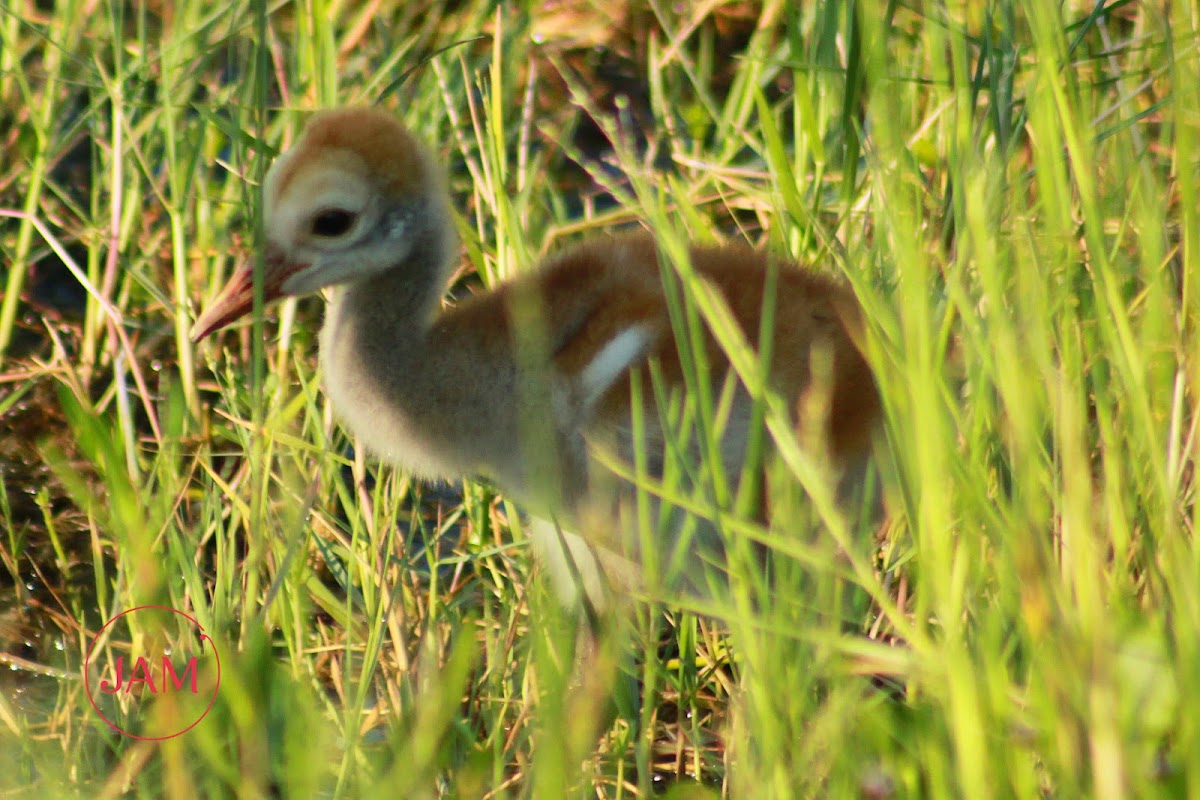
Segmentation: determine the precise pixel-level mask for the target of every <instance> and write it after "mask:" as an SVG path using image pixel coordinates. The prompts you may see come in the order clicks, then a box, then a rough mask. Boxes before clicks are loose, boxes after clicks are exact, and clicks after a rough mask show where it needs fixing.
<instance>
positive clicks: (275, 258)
mask: <svg viewBox="0 0 1200 800" xmlns="http://www.w3.org/2000/svg"><path fill="white" fill-rule="evenodd" d="M307 266H308V265H307V264H294V263H290V262H288V261H286V260H285V259H284V258H283V255H282V254H281V253H280V252H279V250H278V249H277V248H275V247H272V246H270V245H268V246H267V250H266V253H265V254H264V257H263V270H262V277H263V305H266V304H267V303H269V302H271V301H272V300H276V299H278V298H279V297H282V296H283V283H284V281H285V280H287V279H288V277H290V276H291V275H293V274H294V273H296V272H299V271H300V270H302V269H304V268H305V267H307ZM253 307H254V259H252V258H247V259H244V260H243V261H242V263H241V264H240V265H239V266H238V267H237V269H236V270H235V271H234V273H233V275H232V277H230V279H229V283H227V284H225V288H224V289H222V290H221V294H219V295H218V296H217V299H216V300H213V301H212V304H211V305H209V307H208V308H207V309H205V311H204V313H203V314H201V315H200V317H199V319H197V320H196V324H195V325H193V326H192V334H191V336H192V341H193V342H198V341H200V340H201V339H203V338H204V337H205V336H208V335H209V334H210V333H212V332H214V331H218V330H220V329H221V328H224V327H225V326H226V325H228V324H229V323H231V322H234V321H235V320H238V319H241V318H242V317H243V316H245V315H246V314H248V313H250V310H251V309H252V308H253Z"/></svg>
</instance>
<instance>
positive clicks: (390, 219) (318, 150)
mask: <svg viewBox="0 0 1200 800" xmlns="http://www.w3.org/2000/svg"><path fill="white" fill-rule="evenodd" d="M263 198H264V203H265V205H264V208H263V214H264V222H263V225H264V232H265V252H264V259H263V261H264V264H263V299H264V301H266V302H269V301H271V300H274V299H276V298H279V297H283V296H299V295H305V294H310V293H312V292H315V291H317V290H318V289H321V288H324V287H326V286H333V285H336V284H341V283H349V282H352V281H356V280H359V279H362V278H366V277H368V276H370V275H374V274H376V273H379V272H383V271H385V270H389V269H394V268H404V267H405V266H407V265H409V262H411V261H413V260H415V259H417V258H420V259H421V260H422V263H421V264H419V265H415V266H419V267H420V268H421V269H422V270H432V271H433V272H434V273H435V274H434V275H433V276H431V277H430V280H436V279H437V277H436V276H437V275H439V274H440V273H441V271H442V270H443V268H444V265H443V263H441V262H445V261H446V260H447V259H448V257H449V253H450V252H451V251H452V250H453V242H454V226H453V224H452V222H451V221H450V217H449V210H448V204H447V200H446V191H445V188H444V185H443V179H442V172H441V170H440V169H439V168H438V165H437V163H436V162H435V160H434V159H433V158H432V157H431V156H430V155H429V154H428V153H427V152H426V150H425V148H424V147H423V146H422V145H421V144H420V142H418V141H417V139H416V138H415V137H414V136H413V135H412V133H410V132H409V131H408V130H407V129H406V128H405V127H404V126H403V125H402V124H401V123H400V122H399V121H398V120H397V119H396V118H395V117H394V116H392V115H391V114H389V113H387V112H385V111H381V110H378V109H373V108H346V109H338V110H334V111H324V112H320V113H318V114H316V115H314V116H313V117H312V119H311V120H309V123H308V125H307V127H306V128H305V129H304V133H303V134H302V135H301V137H300V138H299V140H298V141H297V142H296V144H295V145H294V146H293V147H292V148H291V149H290V150H288V151H287V152H286V153H284V154H283V155H281V156H279V158H277V159H276V160H275V163H274V164H272V165H271V168H270V170H269V171H268V172H267V176H266V181H265V184H264V187H263ZM430 261H432V262H437V263H426V262H430ZM438 288H440V287H438ZM253 298H254V264H253V260H252V259H248V260H247V261H246V262H245V263H243V264H242V265H241V266H240V267H239V268H238V269H237V270H236V271H235V272H234V274H233V276H232V277H231V278H230V280H229V283H228V285H226V287H225V288H224V289H223V290H222V292H221V294H220V295H219V296H218V297H217V299H216V300H214V301H213V302H212V304H211V305H210V306H209V307H208V309H207V310H205V312H204V313H203V314H202V315H201V316H200V318H199V319H197V320H196V324H195V326H194V327H193V328H192V338H193V340H197V341H198V340H200V339H202V338H204V337H205V336H207V335H209V334H210V333H212V332H214V331H216V330H219V329H221V328H223V327H225V326H226V325H228V324H230V323H231V322H233V321H235V320H237V319H239V318H240V317H242V316H244V315H245V314H247V313H248V312H249V311H250V309H251V307H252V306H253Z"/></svg>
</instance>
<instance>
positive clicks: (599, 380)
mask: <svg viewBox="0 0 1200 800" xmlns="http://www.w3.org/2000/svg"><path fill="white" fill-rule="evenodd" d="M650 341H651V336H650V331H649V330H648V329H647V328H646V327H645V326H644V325H633V326H630V327H628V328H626V329H625V330H623V331H621V332H620V333H618V334H617V335H616V336H614V337H613V338H612V339H611V340H609V342H608V344H606V345H604V347H602V348H600V352H599V353H597V354H596V355H595V357H594V358H592V360H591V361H590V362H589V363H588V365H587V366H586V367H584V368H583V371H582V372H581V373H580V374H579V388H580V390H581V392H582V395H583V402H584V407H585V408H586V407H590V406H591V405H592V404H593V403H595V402H596V401H597V400H599V399H600V398H601V397H602V396H603V395H604V393H605V392H607V391H608V389H609V387H611V386H612V385H613V384H614V383H615V382H616V381H617V379H618V378H620V377H621V376H622V375H624V374H625V373H626V372H628V371H629V368H630V367H632V366H633V365H634V364H636V363H637V362H638V361H640V360H641V359H642V357H643V356H645V354H646V350H647V347H648V346H649V344H650Z"/></svg>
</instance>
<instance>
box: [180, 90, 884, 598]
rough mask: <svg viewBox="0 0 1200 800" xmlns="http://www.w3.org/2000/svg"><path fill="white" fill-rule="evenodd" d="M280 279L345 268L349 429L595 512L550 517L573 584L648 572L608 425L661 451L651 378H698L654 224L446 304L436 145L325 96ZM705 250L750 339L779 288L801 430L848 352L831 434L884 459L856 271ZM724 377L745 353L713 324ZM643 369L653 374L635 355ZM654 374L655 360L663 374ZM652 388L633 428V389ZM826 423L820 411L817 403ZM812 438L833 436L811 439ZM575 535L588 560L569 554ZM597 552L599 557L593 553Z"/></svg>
mask: <svg viewBox="0 0 1200 800" xmlns="http://www.w3.org/2000/svg"><path fill="white" fill-rule="evenodd" d="M265 192H266V202H267V207H266V221H265V226H266V232H267V239H268V254H267V259H266V262H267V263H266V267H267V268H266V275H265V277H266V293H265V296H266V297H267V299H271V298H272V297H274V296H278V295H280V294H303V293H307V292H311V291H314V290H316V289H318V288H320V287H323V286H335V287H336V288H335V291H334V294H333V297H332V299H331V301H330V304H329V309H328V312H327V315H326V321H325V325H324V328H323V330H322V333H321V342H320V344H321V364H322V369H323V372H324V381H325V388H326V392H327V394H328V396H329V399H330V401H331V403H332V405H333V407H334V409H335V410H336V411H337V413H338V415H339V416H340V418H341V419H342V420H343V421H344V423H345V424H346V425H347V427H348V428H349V429H350V430H351V431H352V432H353V433H354V434H355V435H356V436H358V437H359V439H360V440H361V441H363V442H364V443H366V444H367V445H368V446H369V447H370V448H371V449H372V450H373V451H375V452H376V453H378V454H379V455H380V456H382V457H383V458H384V459H386V460H388V461H390V462H393V463H396V464H398V465H400V466H403V467H405V468H407V469H410V470H412V471H413V472H414V473H416V474H418V475H421V476H424V477H433V478H455V477H459V476H463V475H480V476H484V477H486V478H488V479H490V480H492V481H494V482H495V483H496V484H497V485H498V486H499V487H500V488H501V489H502V490H503V491H505V492H507V493H510V494H511V495H513V496H514V497H516V498H517V499H519V500H522V501H523V502H525V503H526V504H528V505H529V506H530V507H531V508H532V509H533V510H534V513H535V514H539V515H542V516H543V517H553V518H555V519H558V520H567V521H572V522H573V523H576V524H578V523H581V520H582V518H583V517H584V516H587V515H588V514H592V515H593V516H592V517H591V520H592V522H594V520H595V518H596V517H595V515H596V514H597V513H598V514H599V517H600V518H601V519H603V518H604V516H605V515H611V519H612V525H610V526H608V528H609V529H608V530H598V529H597V528H598V527H602V526H595V525H593V524H591V523H590V522H589V523H584V524H586V526H587V531H588V534H589V537H588V538H589V539H590V540H592V541H597V540H598V541H599V544H600V546H601V549H600V551H599V553H598V554H594V553H593V551H592V550H591V549H590V548H589V547H587V546H585V545H584V543H583V542H582V541H581V540H579V539H577V538H575V537H573V536H570V535H568V536H566V537H565V538H564V537H563V536H560V535H558V532H557V531H555V529H554V526H551V525H544V524H543V525H541V526H537V527H535V536H536V538H537V539H538V540H539V549H540V550H541V551H542V552H543V557H544V558H548V559H549V560H550V561H551V562H552V569H551V571H552V573H555V577H556V581H557V582H558V584H559V588H560V590H564V591H565V590H566V589H567V587H568V586H569V584H570V583H571V582H572V580H574V579H575V578H578V577H579V572H583V578H584V580H585V583H586V584H587V588H588V592H589V594H595V593H597V592H599V589H598V586H599V583H600V582H601V581H602V578H601V576H599V575H596V574H591V573H592V572H594V570H591V569H589V568H588V567H589V565H591V564H593V563H594V559H595V558H598V559H599V560H600V561H601V562H602V563H603V565H604V567H605V569H604V570H603V571H605V572H608V573H610V577H613V576H612V573H613V572H620V573H621V575H619V576H616V577H617V579H618V580H621V581H626V580H629V579H630V575H631V574H632V573H634V572H636V563H637V561H638V557H639V554H638V552H637V548H636V546H634V545H632V544H631V542H632V541H633V540H632V539H631V538H630V537H628V536H625V535H623V534H622V532H621V531H620V530H619V528H620V526H619V525H618V524H617V518H618V516H619V515H620V512H619V509H618V506H619V505H620V503H621V502H622V499H623V498H625V497H627V496H629V493H630V490H629V488H628V486H626V485H622V484H621V483H620V482H619V481H613V480H610V479H608V477H607V473H605V474H604V475H602V473H604V470H603V468H600V467H597V466H596V464H595V462H594V459H593V458H592V455H593V451H594V448H595V447H596V446H597V445H598V444H601V445H604V446H605V447H607V448H608V449H610V450H612V451H615V453H616V454H617V455H618V456H620V457H623V458H624V459H626V460H628V461H632V460H633V451H634V450H635V449H637V448H639V447H640V448H642V451H643V453H645V454H647V455H646V457H647V458H648V459H649V461H650V464H651V465H652V471H653V467H654V465H658V466H659V467H661V461H662V456H661V450H662V449H663V446H664V441H663V440H664V434H663V432H662V428H661V425H660V423H659V419H660V417H659V413H658V410H657V409H656V407H655V406H654V404H653V402H652V399H653V395H654V393H653V391H652V389H651V387H652V385H653V382H654V381H655V380H658V381H659V382H660V384H659V385H660V386H663V387H665V388H666V389H667V390H670V389H681V388H682V387H683V385H684V383H685V381H684V375H683V368H682V366H681V362H680V356H679V352H678V348H677V345H676V340H675V336H674V332H673V328H672V325H671V319H670V315H669V311H668V308H669V306H668V301H667V296H666V293H665V291H664V289H663V284H662V280H661V273H660V269H659V256H658V252H657V248H656V245H655V241H654V239H653V238H652V237H651V236H650V235H648V234H633V235H623V236H618V237H612V238H604V239H598V240H594V241H591V242H587V243H584V244H582V245H578V246H575V247H573V248H569V249H567V250H564V251H563V252H561V253H559V254H557V255H555V256H552V257H551V258H549V259H548V260H546V261H545V262H544V263H543V264H542V265H541V266H539V267H537V268H535V269H532V270H529V271H527V272H525V273H524V274H522V275H521V276H519V277H518V278H516V279H515V280H513V281H510V282H508V283H505V284H502V285H500V286H498V287H496V288H494V289H493V290H491V291H488V292H484V293H481V294H478V295H475V296H473V297H471V298H469V299H468V300H466V301H464V302H462V303H460V304H458V305H457V306H454V307H452V308H448V309H445V310H442V309H441V307H440V303H439V300H440V298H441V295H442V293H443V291H444V289H445V285H446V282H447V281H448V279H449V275H450V272H451V267H452V265H453V263H454V259H455V255H456V246H455V238H454V232H453V225H452V222H451V217H450V212H449V209H448V200H447V195H446V191H445V189H444V187H443V184H442V176H441V173H440V171H438V170H437V168H436V165H435V162H434V161H433V160H432V159H431V158H430V157H428V156H427V155H426V154H425V151H424V150H423V148H421V146H420V145H419V144H417V142H416V141H415V140H414V139H413V137H412V136H411V134H409V133H408V132H407V131H406V130H405V129H404V128H403V127H402V126H401V125H400V124H399V123H398V122H397V121H396V120H395V119H394V118H393V117H391V116H390V115H388V114H386V113H384V112H381V111H376V110H370V109H346V110H341V111H332V112H324V113H322V114H319V115H317V116H316V117H314V119H313V120H312V121H311V122H310V124H309V126H308V128H307V129H306V132H305V134H304V136H303V137H302V138H301V140H300V141H299V142H298V143H297V144H296V146H295V147H294V148H292V149H291V150H290V151H289V152H287V153H286V154H285V155H283V156H281V157H280V159H279V160H278V161H277V162H276V163H275V165H274V166H273V167H272V169H271V171H270V173H269V175H268V179H267V184H266V187H265ZM689 256H690V261H691V263H692V267H693V269H694V270H695V271H696V272H697V273H698V274H699V275H700V276H702V277H703V278H704V279H706V280H707V281H709V282H710V283H711V284H712V285H713V286H714V287H715V288H716V289H717V290H718V291H719V292H720V293H721V294H722V295H723V296H724V298H725V301H726V302H727V304H728V306H729V308H730V311H731V312H732V315H733V317H734V319H735V320H736V321H737V322H738V323H739V325H740V326H741V328H742V330H743V332H744V333H745V334H746V336H747V338H748V340H749V341H750V342H751V344H754V345H756V346H757V345H759V344H760V343H759V342H758V341H757V339H758V332H759V327H760V324H761V317H762V313H763V304H764V301H765V302H771V303H773V304H774V316H775V320H776V323H775V325H774V330H773V333H772V340H771V353H772V358H771V365H770V381H771V383H772V385H773V387H774V388H775V389H776V390H777V391H778V392H779V393H780V395H781V396H782V397H783V398H784V399H785V400H786V401H787V402H788V403H789V407H790V408H791V409H792V411H793V415H794V418H793V421H794V422H795V424H796V425H797V427H798V428H802V427H803V425H804V424H805V419H806V415H805V414H804V413H803V405H804V402H805V398H806V396H807V394H808V392H809V390H810V389H811V388H812V387H813V385H814V382H815V378H814V374H813V372H814V370H813V366H812V365H813V358H812V354H813V353H814V352H816V351H818V350H819V351H821V352H822V353H824V354H825V355H827V356H828V362H823V363H828V364H829V365H830V367H829V369H828V370H827V375H825V376H824V380H823V383H824V384H825V385H824V386H823V387H822V389H823V391H824V392H825V393H826V395H825V396H826V397H827V402H828V405H827V413H826V414H824V415H823V416H822V418H821V421H820V422H819V423H818V424H821V425H823V426H824V430H822V431H819V434H820V435H819V436H817V437H815V439H816V440H818V441H822V442H825V443H826V445H825V446H826V448H827V455H828V456H829V460H830V461H831V462H832V463H833V464H835V465H837V466H839V467H842V468H845V467H850V466H853V465H854V464H856V463H858V462H860V461H862V460H863V459H864V458H865V457H866V453H867V450H868V444H869V439H870V435H871V433H872V430H873V428H874V427H875V426H876V424H877V420H878V416H879V406H878V400H877V396H876V392H875V388H874V383H873V380H872V376H871V373H870V369H869V367H868V366H867V363H866V361H865V360H864V358H863V356H862V354H861V353H860V351H859V350H858V349H857V348H856V347H855V345H854V343H853V342H852V329H853V328H854V327H855V326H857V325H858V324H859V322H858V310H857V309H858V306H857V304H856V302H855V300H854V298H853V295H852V294H851V293H850V291H849V290H848V289H847V288H845V287H844V286H842V285H841V284H840V283H838V282H836V281H834V280H832V279H830V278H827V277H824V276H821V275H818V274H816V273H813V272H811V271H806V270H803V269H801V268H799V267H798V266H797V265H795V264H793V263H790V262H786V261H783V262H780V263H778V264H777V270H776V273H777V285H776V290H775V292H774V293H773V295H772V296H771V297H765V296H764V295H765V292H764V288H765V285H766V283H767V280H768V274H769V273H770V271H771V269H770V266H769V265H770V261H769V260H768V257H767V256H766V255H765V254H762V253H760V252H758V251H755V250H753V249H751V248H749V247H746V246H739V245H727V246H721V247H693V248H691V250H690V253H689ZM250 285H251V284H250V278H249V267H246V268H244V269H243V270H242V274H239V275H236V276H235V277H234V278H233V279H232V280H231V284H230V286H229V287H227V289H226V290H225V292H224V293H223V294H222V295H221V297H219V298H218V299H217V300H216V301H214V303H213V305H212V306H211V307H210V309H209V310H208V311H207V312H206V313H205V314H204V315H203V316H202V318H201V319H200V320H199V321H198V322H197V325H196V328H195V330H194V333H195V335H196V336H197V338H199V337H202V336H204V335H207V334H208V333H209V332H211V331H212V330H215V329H216V328H219V327H221V326H223V325H224V324H227V323H228V322H230V321H232V320H233V319H235V318H237V317H238V316H241V315H242V314H244V313H245V312H246V311H248V310H249V306H250V299H249V298H250V296H251V295H250ZM703 340H704V349H705V358H706V361H707V363H708V366H709V373H710V377H711V381H712V385H713V386H714V388H719V387H720V386H721V385H722V383H723V381H724V380H725V378H726V376H727V374H728V370H729V362H728V359H727V358H726V357H725V355H724V353H723V352H722V351H721V348H720V347H718V346H717V344H716V341H715V339H714V337H713V336H712V335H711V334H710V333H708V332H707V331H706V332H705V333H704V335H703ZM635 372H636V373H640V374H641V377H642V380H641V381H640V384H641V386H642V390H641V392H640V393H638V392H632V391H631V375H632V374H633V373H635ZM652 373H653V375H652ZM635 396H640V397H641V398H642V402H643V406H644V408H643V411H644V412H645V413H643V414H642V415H641V419H642V420H643V425H644V435H643V438H642V440H641V442H640V443H635V442H634V437H633V433H632V431H633V423H632V418H633V416H634V415H633V413H632V409H631V404H632V402H633V400H632V399H631V398H633V397H635ZM751 406H752V404H751V403H750V400H749V396H748V394H747V393H746V392H745V390H744V389H742V390H739V391H737V392H735V393H734V395H733V402H732V407H731V410H730V413H729V418H728V421H727V423H726V424H725V426H724V433H723V436H722V439H721V447H720V451H721V459H722V461H723V462H724V468H725V470H726V472H727V474H729V475H732V476H736V475H737V474H739V472H740V468H741V463H742V460H743V457H744V454H745V452H744V451H745V447H746V432H747V430H748V429H749V427H750V423H749V419H750V409H751ZM808 424H810V425H811V424H812V422H811V420H810V421H809V422H808ZM809 438H814V437H809ZM564 547H569V549H570V550H571V551H572V553H573V554H574V561H576V562H580V561H583V562H587V563H584V564H582V565H581V564H579V563H576V564H574V565H571V564H564V563H559V564H558V565H557V567H556V566H555V564H554V562H556V561H560V562H561V561H570V560H571V559H567V558H566V557H565V556H564V555H563V548H564ZM581 567H582V569H581Z"/></svg>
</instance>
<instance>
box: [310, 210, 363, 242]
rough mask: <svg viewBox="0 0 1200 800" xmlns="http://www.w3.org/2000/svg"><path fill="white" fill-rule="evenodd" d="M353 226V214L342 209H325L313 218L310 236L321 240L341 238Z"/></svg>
mask: <svg viewBox="0 0 1200 800" xmlns="http://www.w3.org/2000/svg"><path fill="white" fill-rule="evenodd" d="M353 225H354V212H353V211H347V210H346V209H344V208H327V209H325V210H324V211H322V212H320V213H319V214H317V215H316V216H315V217H313V221H312V235H313V236H319V237H321V238H322V239H336V238H337V237H338V236H343V235H345V234H346V232H348V231H349V230H350V228H351V227H352V226H353Z"/></svg>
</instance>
